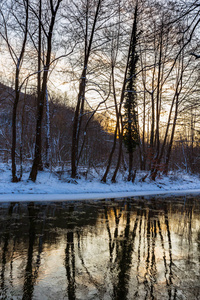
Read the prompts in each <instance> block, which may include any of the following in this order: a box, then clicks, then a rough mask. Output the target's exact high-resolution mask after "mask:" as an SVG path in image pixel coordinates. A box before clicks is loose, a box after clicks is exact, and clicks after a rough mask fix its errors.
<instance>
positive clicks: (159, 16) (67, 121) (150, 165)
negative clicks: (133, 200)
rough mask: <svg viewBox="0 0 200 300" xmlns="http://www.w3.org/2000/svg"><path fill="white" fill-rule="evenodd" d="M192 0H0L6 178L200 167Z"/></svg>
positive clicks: (128, 174) (147, 173) (1, 142)
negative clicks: (27, 170)
mask: <svg viewBox="0 0 200 300" xmlns="http://www.w3.org/2000/svg"><path fill="white" fill-rule="evenodd" d="M199 14H200V1H199V0H191V1H187V0H174V1H168V0H167V1H161V0H157V1H156V0H153V1H149V0H131V1H130V0H126V1H125V0H115V1H112V0H72V1H68V0H9V1H8V0H2V1H1V3H0V66H1V68H0V161H1V162H3V163H8V164H10V165H11V172H12V182H18V181H20V180H21V179H22V177H23V169H24V166H25V165H27V164H28V165H29V166H30V175H29V179H30V180H31V181H33V182H35V181H36V180H37V175H38V172H39V171H42V170H44V169H49V170H55V169H57V170H60V172H68V173H69V176H70V177H71V180H75V179H76V178H77V177H79V176H81V175H83V176H84V175H85V174H87V172H88V170H90V169H91V168H94V169H97V170H98V169H101V170H102V172H101V178H100V180H101V181H102V182H107V180H108V178H109V179H110V180H111V181H112V182H116V181H117V175H118V174H119V173H120V172H124V174H125V179H126V180H127V181H132V182H134V180H135V178H136V176H137V172H139V171H143V174H144V176H143V177H142V179H141V180H142V181H145V179H146V178H147V177H148V178H150V179H151V180H153V181H154V180H156V178H157V177H158V176H159V174H166V175H167V174H168V172H169V171H171V170H180V171H181V170H184V171H186V172H189V173H197V174H199V167H200V159H199V158H200V156H199V154H200V145H199V141H200V136H199V133H200V115H199V108H200V107H199V106H200V103H199V88H200V85H199V80H200V76H199V75H200V74H199V69H200V64H199V62H200V51H199V42H200V36H199V26H200V16H199Z"/></svg>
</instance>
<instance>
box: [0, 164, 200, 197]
mask: <svg viewBox="0 0 200 300" xmlns="http://www.w3.org/2000/svg"><path fill="white" fill-rule="evenodd" d="M28 175H29V172H28V171H27V173H25V174H24V175H23V179H22V181H20V182H18V183H12V182H11V171H10V169H9V167H8V166H7V165H5V164H0V202H5V201H34V200H35V201H56V200H57V201H64V200H85V199H94V200H95V199H104V198H122V197H131V196H143V195H144V196H147V195H161V194H162V195H163V194H173V195H174V194H188V193H198V194H200V178H199V176H196V175H189V174H184V173H173V174H172V173H171V174H170V175H169V176H165V177H161V178H158V179H157V180H156V181H155V182H153V181H150V180H149V179H146V180H145V182H142V181H141V180H140V179H141V177H142V176H144V174H139V175H137V177H136V181H135V183H134V184H133V183H131V182H127V181H124V180H123V179H122V177H121V178H120V176H119V178H118V181H117V183H115V184H112V183H111V182H109V181H108V183H106V184H104V183H101V182H100V180H99V179H98V178H97V177H96V178H95V177H94V176H93V178H92V177H91V178H89V179H88V180H86V179H77V180H76V182H75V183H68V182H67V181H68V178H66V177H64V176H63V177H61V180H60V178H59V176H58V174H57V173H56V172H49V171H44V172H40V173H39V174H38V179H37V181H36V183H33V182H30V181H28Z"/></svg>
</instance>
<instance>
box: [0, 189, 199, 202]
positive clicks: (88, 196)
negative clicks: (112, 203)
mask: <svg viewBox="0 0 200 300" xmlns="http://www.w3.org/2000/svg"><path fill="white" fill-rule="evenodd" d="M187 194H200V189H198V190H171V191H141V192H112V193H82V194H4V195H2V194H0V203H1V202H29V201H37V202H42V201H48V202H49V201H80V200H101V199H118V198H129V197H139V196H155V195H168V196H169V195H180V196H183V195H187Z"/></svg>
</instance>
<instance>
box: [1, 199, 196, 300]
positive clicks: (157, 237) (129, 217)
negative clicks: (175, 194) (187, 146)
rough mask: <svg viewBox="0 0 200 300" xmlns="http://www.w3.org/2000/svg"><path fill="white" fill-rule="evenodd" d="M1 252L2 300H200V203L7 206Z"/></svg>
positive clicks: (163, 201) (160, 201)
mask: <svg viewBox="0 0 200 300" xmlns="http://www.w3.org/2000/svg"><path fill="white" fill-rule="evenodd" d="M0 247H1V260H0V261H1V266H0V274H1V277H0V280H1V281H0V287H1V291H0V299H12V298H17V299H42V300H43V299H69V300H75V299H81V300H82V299H105V300H109V299H110V300H112V299H113V300H129V299H190V300H192V299H200V287H199V280H200V201H199V198H197V199H178V198H177V199H175V200H174V201H173V200H172V199H164V198H162V199H158V198H157V199H151V200H148V201H147V200H145V199H140V200H139V199H138V200H133V199H128V200H127V199H124V200H119V201H116V200H115V199H111V200H110V201H100V202H91V203H88V202H74V203H53V204H48V203H45V204H36V203H29V204H15V203H11V204H6V205H0ZM55 255H56V257H55ZM55 262H56V264H57V265H55Z"/></svg>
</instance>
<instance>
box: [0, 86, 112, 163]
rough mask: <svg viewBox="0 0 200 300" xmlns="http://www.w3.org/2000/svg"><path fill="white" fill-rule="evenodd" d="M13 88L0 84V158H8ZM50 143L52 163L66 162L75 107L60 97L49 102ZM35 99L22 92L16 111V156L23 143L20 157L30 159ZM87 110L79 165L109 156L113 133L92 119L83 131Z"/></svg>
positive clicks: (44, 130) (33, 136) (44, 125)
mask: <svg viewBox="0 0 200 300" xmlns="http://www.w3.org/2000/svg"><path fill="white" fill-rule="evenodd" d="M14 95H15V93H14V90H13V89H12V88H10V87H7V86H5V85H4V84H2V83H0V158H1V159H2V160H4V161H8V160H9V159H10V150H11V127H12V103H13V99H14ZM49 104H50V146H51V162H52V165H63V164H69V162H70V158H71V153H70V151H71V139H72V124H73V116H74V110H73V108H70V107H68V106H66V105H64V104H61V103H60V101H59V99H55V98H54V99H51V101H50V103H49ZM36 108H37V99H36V96H35V95H25V94H24V93H21V96H20V103H19V106H18V113H17V157H18V158H19V156H20V147H21V145H22V148H21V149H22V154H23V160H24V161H28V160H32V158H33V153H34V142H35V127H36V111H37V109H36ZM90 115H91V114H90V113H89V112H88V114H85V116H84V117H83V126H82V128H83V129H82V131H81V133H80V135H81V142H80V147H81V145H82V142H83V139H85V141H84V147H83V152H82V155H81V159H80V163H81V164H86V163H87V164H88V163H89V164H91V165H93V164H95V165H96V164H99V163H101V162H105V160H107V158H108V153H109V151H110V150H109V149H110V146H111V142H112V139H113V138H112V134H109V133H108V132H106V131H105V130H104V129H103V126H101V124H100V123H99V121H97V119H94V118H93V119H92V121H91V122H90V123H89V126H88V128H87V133H86V135H84V134H83V131H84V127H85V125H86V123H87V121H88V118H89V117H90ZM45 123H46V110H45V112H44V121H43V159H45V147H46V138H45V136H46V124H45Z"/></svg>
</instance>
